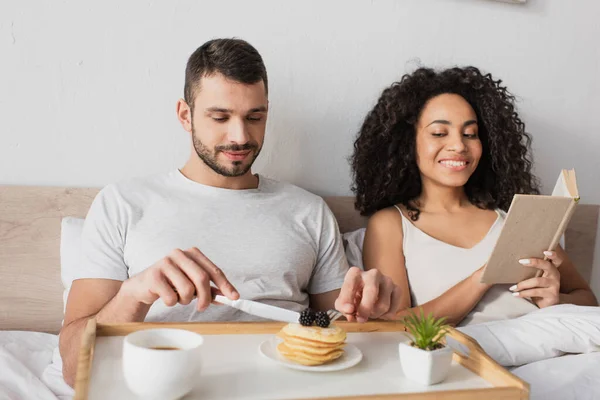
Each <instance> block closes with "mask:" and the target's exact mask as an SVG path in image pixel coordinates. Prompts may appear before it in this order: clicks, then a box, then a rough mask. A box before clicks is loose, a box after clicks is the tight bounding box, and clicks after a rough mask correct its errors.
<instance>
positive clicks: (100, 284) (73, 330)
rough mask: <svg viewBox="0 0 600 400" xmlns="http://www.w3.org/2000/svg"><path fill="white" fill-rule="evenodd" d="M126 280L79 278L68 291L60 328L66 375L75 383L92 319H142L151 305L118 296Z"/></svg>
mask: <svg viewBox="0 0 600 400" xmlns="http://www.w3.org/2000/svg"><path fill="white" fill-rule="evenodd" d="M122 284H123V282H121V281H116V280H112V279H78V280H76V281H74V282H73V285H72V286H71V290H70V292H69V298H68V301H67V308H66V313H65V320H64V324H63V327H62V329H61V331H60V337H59V350H60V356H61V358H62V360H63V377H64V379H65V382H67V384H69V385H70V386H73V384H74V383H75V372H76V369H77V356H78V353H79V347H80V341H81V333H82V332H83V329H84V328H85V325H86V323H87V321H88V319H90V318H96V320H97V321H98V322H99V323H121V322H141V321H143V320H144V318H145V316H146V314H147V313H148V310H149V309H150V306H148V305H145V304H144V305H139V304H135V303H134V302H132V301H131V299H127V298H124V297H123V296H122V295H121V296H120V295H119V289H120V288H121V286H122Z"/></svg>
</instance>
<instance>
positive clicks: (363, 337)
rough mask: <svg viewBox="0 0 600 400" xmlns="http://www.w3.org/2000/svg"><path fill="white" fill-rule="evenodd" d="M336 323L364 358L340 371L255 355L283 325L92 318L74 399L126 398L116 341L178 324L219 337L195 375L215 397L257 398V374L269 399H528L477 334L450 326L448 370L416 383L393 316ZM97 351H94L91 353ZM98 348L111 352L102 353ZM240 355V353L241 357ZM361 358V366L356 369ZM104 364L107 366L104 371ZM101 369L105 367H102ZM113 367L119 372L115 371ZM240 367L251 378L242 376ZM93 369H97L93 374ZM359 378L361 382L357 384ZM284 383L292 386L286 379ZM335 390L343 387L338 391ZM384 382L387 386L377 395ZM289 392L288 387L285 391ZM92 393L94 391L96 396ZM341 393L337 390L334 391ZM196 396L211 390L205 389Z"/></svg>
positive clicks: (523, 384)
mask: <svg viewBox="0 0 600 400" xmlns="http://www.w3.org/2000/svg"><path fill="white" fill-rule="evenodd" d="M336 324H337V325H339V326H340V327H342V328H343V329H344V330H346V332H348V340H347V341H348V342H349V343H353V341H354V343H355V345H357V347H359V348H360V349H361V351H362V352H363V354H364V356H365V358H364V359H363V360H362V361H361V363H359V364H358V365H357V366H355V367H353V368H349V369H347V370H344V371H338V372H327V373H311V372H303V371H296V370H291V369H287V368H285V367H281V366H279V365H277V364H275V363H273V362H272V361H271V360H267V359H265V358H263V357H261V356H260V355H259V354H258V350H257V348H258V345H257V344H256V343H259V341H262V340H264V339H265V338H269V337H272V335H273V334H275V333H277V332H278V331H279V330H280V329H281V327H282V326H283V325H284V324H282V323H276V322H259V323H254V322H239V323H132V324H114V325H102V324H98V325H97V324H96V321H95V320H90V321H89V322H88V324H87V326H86V329H85V331H84V333H83V337H82V341H81V349H80V353H79V360H78V367H77V378H76V382H75V397H74V399H75V400H84V399H86V400H87V399H90V400H95V399H96V398H100V396H97V393H98V392H99V391H100V392H101V393H102V398H119V397H122V398H127V397H128V396H124V395H123V394H122V393H121V394H119V395H115V394H116V393H117V392H115V391H116V390H117V387H118V386H119V385H121V387H124V385H125V384H124V381H123V378H122V372H121V370H120V347H121V346H122V340H123V337H124V336H125V335H127V334H129V333H131V332H135V331H138V330H143V329H152V328H178V329H186V330H189V331H193V332H197V333H200V334H202V335H209V336H206V337H205V339H206V342H205V345H204V346H206V345H207V343H208V341H209V340H213V343H212V345H211V346H210V347H208V349H207V350H210V351H212V352H213V353H215V351H216V350H215V343H217V342H219V343H220V346H224V347H225V348H227V349H228V350H229V351H228V352H227V353H223V352H219V353H218V354H219V356H218V357H215V356H214V354H213V357H212V359H210V358H211V357H210V354H208V358H209V359H210V360H208V361H207V362H204V360H203V364H204V365H203V370H202V373H201V377H200V378H199V379H204V382H205V383H202V384H203V385H208V386H210V385H211V384H213V385H219V391H220V392H219V393H217V394H215V393H216V392H213V393H212V396H213V397H215V398H216V397H221V398H228V399H234V398H236V397H238V398H247V397H252V395H253V396H254V398H260V397H262V394H261V393H260V392H256V390H259V391H260V390H261V389H260V388H262V387H263V386H262V385H263V384H264V383H260V382H257V381H256V380H257V379H259V380H260V379H263V380H266V382H265V383H266V386H264V387H265V389H264V390H265V392H264V396H265V397H267V395H268V396H270V398H274V397H275V398H277V397H278V394H279V395H280V396H282V397H285V398H332V399H333V398H335V399H364V398H368V399H409V398H410V399H419V400H421V399H423V400H425V399H427V400H430V399H440V400H450V399H461V400H475V399H477V400H479V399H485V400H508V399H520V400H525V399H529V385H528V384H527V383H526V382H524V381H522V380H521V379H519V378H517V377H515V376H514V375H512V374H511V373H510V372H508V371H507V370H506V369H504V368H503V367H501V366H500V365H499V364H497V363H496V362H495V361H494V360H492V359H491V358H490V357H489V356H488V355H487V354H485V352H484V351H483V349H482V348H481V347H480V346H479V345H478V344H477V342H476V341H475V340H473V339H471V338H470V337H468V336H466V335H465V334H463V333H461V332H459V331H457V330H455V329H451V330H450V332H449V334H448V339H447V340H448V341H449V342H452V343H453V346H452V347H453V348H455V352H454V359H453V367H452V368H453V369H452V370H451V371H450V374H449V376H448V379H446V381H444V382H442V383H440V384H438V385H433V386H422V385H419V384H417V383H414V382H412V381H409V380H408V379H406V378H405V377H404V375H403V374H402V371H401V369H400V361H399V357H398V349H397V343H398V342H400V341H401V340H403V339H402V338H404V340H407V339H406V338H405V337H404V335H402V334H401V333H400V332H402V331H404V325H402V324H401V323H397V322H378V321H374V322H367V323H364V324H358V323H349V322H339V323H336ZM212 335H222V336H212ZM237 335H243V336H237ZM223 343H226V344H225V345H224V344H223ZM255 346H256V347H255ZM386 346H388V347H386ZM97 349H100V350H98V351H96V350H97ZM102 349H104V351H105V352H106V353H111V354H107V355H106V356H105V357H103V355H102V353H101V352H102V351H103V350H102ZM211 349H212V350H211ZM235 349H237V350H235ZM240 349H241V350H240ZM456 349H458V350H456ZM109 350H111V351H109ZM210 351H209V353H210ZM232 353H235V354H232ZM242 353H245V355H244V354H242ZM392 353H393V354H392ZM231 357H240V358H239V359H236V362H235V364H232V362H231V360H232V358H231ZM243 357H245V359H244V358H243ZM378 357H379V359H378ZM108 359H111V361H110V362H112V364H110V362H109V361H107V360H108ZM221 359H223V360H229V366H230V367H231V366H232V365H235V366H238V365H242V364H244V360H245V361H246V365H245V369H239V370H235V371H229V372H230V373H229V374H226V373H225V372H224V370H223V368H225V367H223V366H219V365H218V364H219V361H220V360H221ZM116 361H119V362H116ZM207 364H209V365H207ZM361 364H363V365H362V367H361ZM102 365H104V367H105V369H102ZM221 367H223V368H221ZM358 367H361V368H358ZM261 368H265V369H267V368H268V369H269V370H268V371H265V373H264V374H263V373H259V374H257V369H261ZM106 369H109V370H110V371H106ZM115 370H119V371H118V372H116V371H115ZM94 371H102V372H103V373H104V372H105V373H104V375H107V374H108V375H110V374H112V376H110V377H108V378H107V377H106V376H104V378H103V379H104V380H103V381H102V382H100V381H101V379H100V378H99V377H97V376H96V384H95V385H94V376H93V375H94ZM205 371H208V372H207V373H212V375H211V376H209V377H204V376H202V375H204V373H205ZM215 371H217V372H215ZM219 371H221V372H219ZM219 373H222V375H221V376H219V375H218V374H219ZM244 373H246V374H247V375H249V376H246V377H244V376H243V374H244ZM292 374H295V375H292ZM96 375H102V374H101V373H98V372H96ZM225 375H228V376H225ZM261 377H262V378H261ZM286 379H287V381H286ZM361 379H362V380H363V381H364V382H362V383H361ZM99 382H100V383H99ZM244 382H246V383H245V384H247V385H250V386H253V390H254V392H253V393H251V394H250V395H249V394H248V393H247V392H246V391H245V390H243V388H242V389H240V387H237V391H236V390H234V388H235V386H236V383H238V384H240V385H244ZM269 383H271V386H270V388H269V387H267V386H269ZM290 383H292V384H291V385H290ZM294 384H296V386H297V389H298V390H297V392H294V391H293V390H294V389H293V388H292V389H290V386H294ZM306 385H311V386H310V388H316V390H314V391H311V392H310V393H307V390H308V389H307V386H306ZM348 385H350V386H352V385H354V386H355V389H358V391H359V392H356V391H352V392H351V393H348V391H349V386H348ZM386 385H387V386H386ZM100 386H101V387H100ZM469 386H470V387H469ZM229 387H230V388H231V389H229ZM390 387H391V388H395V387H397V390H394V389H392V391H390ZM322 388H325V389H322ZM338 388H340V389H343V390H339V392H338V391H337V390H338ZM382 388H384V390H386V391H387V392H386V393H381V390H382ZM91 389H96V390H91ZM110 390H112V391H113V392H110ZM224 390H225V391H226V390H231V392H230V393H229V392H224ZM278 390H279V392H278ZM290 390H292V391H291V392H290ZM311 390H312V389H311ZM361 391H362V392H361ZM284 392H285V393H284ZM317 392H320V393H317ZM378 392H379V393H378ZM94 393H96V396H95V395H94ZM194 393H195V392H193V393H192V394H190V395H188V396H186V397H185V399H188V398H189V399H195V398H197V397H195V396H194V395H193V394H194ZM296 394H297V396H296ZM340 394H342V395H341V396H340ZM202 397H203V398H204V397H211V396H205V394H203V395H202Z"/></svg>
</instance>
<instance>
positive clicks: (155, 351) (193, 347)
mask: <svg viewBox="0 0 600 400" xmlns="http://www.w3.org/2000/svg"><path fill="white" fill-rule="evenodd" d="M203 342H204V338H203V337H202V336H201V335H199V334H197V333H194V332H190V331H186V330H183V329H163V328H159V329H147V330H141V331H137V332H134V333H131V334H129V335H127V336H126V337H125V340H124V341H123V373H124V375H125V382H126V383H127V386H128V387H129V389H130V390H131V391H132V392H133V393H135V394H136V395H138V396H141V397H143V398H144V399H150V398H155V399H164V400H167V399H178V398H180V397H183V396H185V395H186V394H187V393H189V392H190V391H191V390H192V389H193V388H194V386H196V383H197V382H198V380H199V379H200V369H201V359H200V358H201V354H200V348H201V346H202V343H203Z"/></svg>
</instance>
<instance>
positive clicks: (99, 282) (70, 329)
mask: <svg viewBox="0 0 600 400" xmlns="http://www.w3.org/2000/svg"><path fill="white" fill-rule="evenodd" d="M211 282H213V283H214V284H215V285H216V287H217V288H218V289H219V290H220V291H221V292H222V293H223V294H224V295H226V296H227V297H228V298H230V299H231V300H236V299H238V298H239V293H238V292H237V290H236V289H235V288H234V287H233V285H232V284H231V282H229V281H228V280H227V278H226V277H225V274H224V273H223V271H221V270H220V269H219V268H218V267H217V266H216V265H215V264H213V263H212V261H210V260H209V259H208V258H207V257H206V256H205V255H204V254H203V253H202V252H201V251H200V250H198V249H197V248H195V247H193V248H191V249H189V250H185V251H183V250H180V249H175V250H173V251H172V252H171V253H170V254H169V255H168V256H166V257H164V258H162V259H160V260H159V261H157V262H156V263H155V264H154V265H152V266H150V267H149V268H147V269H146V270H144V271H143V272H141V273H139V274H137V275H135V276H133V277H131V278H129V279H127V280H125V281H124V282H120V281H117V280H111V279H79V280H76V281H74V282H73V286H71V291H70V293H69V298H68V300H67V310H66V315H65V322H64V327H63V329H62V330H61V334H60V343H59V349H60V354H61V357H62V359H63V377H64V379H65V381H66V382H67V383H68V384H69V385H73V383H74V381H75V370H76V365H77V354H78V349H79V347H80V341H81V333H82V331H83V329H84V327H85V324H86V322H87V320H88V319H89V318H96V320H97V322H99V323H123V322H142V321H143V320H144V318H145V317H146V314H148V311H149V310H150V306H151V305H152V304H153V303H154V302H155V301H157V300H158V299H162V301H163V302H164V303H165V304H166V305H167V306H169V307H172V306H174V305H175V304H177V303H179V304H183V305H186V304H190V303H191V302H192V300H193V299H194V297H196V299H197V302H196V308H197V310H198V311H204V310H205V309H206V308H207V307H208V306H209V305H210V304H211V302H212V292H213V289H211V285H210V283H211Z"/></svg>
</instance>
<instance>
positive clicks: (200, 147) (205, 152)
mask: <svg viewBox="0 0 600 400" xmlns="http://www.w3.org/2000/svg"><path fill="white" fill-rule="evenodd" d="M192 141H193V143H194V149H195V150H196V154H198V157H200V159H201V160H202V161H203V162H204V164H206V165H208V166H209V167H210V168H211V169H212V170H213V171H215V172H216V173H217V174H219V175H223V176H227V177H236V176H242V175H245V174H246V173H247V172H248V171H250V168H252V164H254V160H256V157H258V155H259V154H260V150H261V148H260V147H258V145H257V144H256V143H245V144H241V145H240V144H230V145H222V146H216V147H215V149H214V151H211V150H210V149H209V148H208V147H206V146H205V145H204V143H202V142H201V141H200V139H198V137H197V136H196V130H195V129H194V127H193V126H192ZM248 150H250V151H251V152H252V154H249V156H250V157H252V159H251V160H250V162H248V164H246V165H244V161H246V160H244V161H232V162H231V164H232V167H229V166H225V165H221V164H219V162H218V161H217V156H218V154H219V153H220V152H223V151H248Z"/></svg>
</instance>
